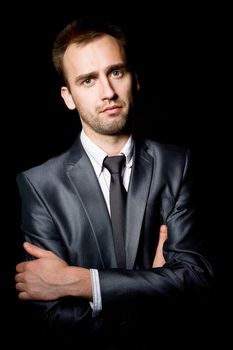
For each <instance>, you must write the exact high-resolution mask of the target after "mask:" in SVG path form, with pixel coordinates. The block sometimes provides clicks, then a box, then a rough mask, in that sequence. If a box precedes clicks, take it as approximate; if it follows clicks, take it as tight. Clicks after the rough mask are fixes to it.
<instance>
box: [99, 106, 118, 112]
mask: <svg viewBox="0 0 233 350" xmlns="http://www.w3.org/2000/svg"><path fill="white" fill-rule="evenodd" d="M120 108H122V106H118V105H113V106H108V107H106V108H104V109H103V110H102V113H103V112H106V111H109V112H111V111H112V112H114V111H116V110H118V109H120Z"/></svg>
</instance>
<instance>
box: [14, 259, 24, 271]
mask: <svg viewBox="0 0 233 350" xmlns="http://www.w3.org/2000/svg"><path fill="white" fill-rule="evenodd" d="M25 264H26V262H25V261H24V262H21V263H19V264H17V265H16V271H17V272H18V273H19V272H24V270H25Z"/></svg>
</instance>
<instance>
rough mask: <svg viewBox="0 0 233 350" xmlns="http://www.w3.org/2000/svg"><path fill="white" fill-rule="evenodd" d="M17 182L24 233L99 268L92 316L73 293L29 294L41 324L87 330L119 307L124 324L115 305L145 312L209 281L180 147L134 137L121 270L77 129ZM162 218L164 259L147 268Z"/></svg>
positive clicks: (185, 158)
mask: <svg viewBox="0 0 233 350" xmlns="http://www.w3.org/2000/svg"><path fill="white" fill-rule="evenodd" d="M17 183H18V188H19V192H20V196H21V199H22V230H23V232H24V235H25V240H28V241H30V242H32V243H34V244H36V245H38V246H40V247H43V248H46V249H49V250H52V251H53V252H55V253H56V254H58V255H59V256H60V257H62V258H63V259H65V260H66V261H67V262H68V263H69V264H71V265H78V266H83V267H86V268H96V269H98V270H99V276H100V287H101V295H102V303H103V312H102V313H101V314H100V315H99V317H97V318H93V317H92V310H91V308H90V305H89V302H88V301H86V300H82V299H80V298H63V299H61V300H57V301H51V302H35V303H34V302H33V303H32V305H33V307H35V308H36V311H37V312H38V313H39V315H40V317H41V318H42V320H43V321H44V322H45V323H47V324H48V325H49V327H51V328H53V327H57V329H60V327H61V328H62V329H64V328H67V329H69V330H75V332H77V331H78V329H80V330H82V331H84V332H86V331H87V330H88V332H89V330H90V332H95V330H100V329H101V328H102V327H103V324H104V322H105V317H106V319H108V317H110V318H114V313H115V312H116V311H119V309H121V313H120V314H121V316H120V317H119V318H117V317H116V319H118V321H119V320H120V321H119V322H121V323H122V324H126V323H127V322H130V321H129V320H130V317H129V312H128V311H127V316H126V318H127V321H126V320H124V317H125V316H124V312H123V311H122V310H126V309H128V310H134V312H133V314H134V316H135V310H139V309H140V307H141V309H142V310H144V311H145V310H147V311H148V313H149V312H150V310H151V312H152V313H153V312H154V310H153V307H155V308H156V305H159V304H160V303H161V301H162V300H165V301H166V302H167V301H170V300H176V298H177V299H179V298H181V299H182V298H183V297H186V296H189V295H192V296H199V295H201V294H202V293H205V292H206V291H207V290H208V289H209V286H210V281H211V276H212V270H211V267H210V265H209V263H208V261H207V259H206V258H205V256H204V255H203V253H202V241H201V237H200V234H199V231H198V228H197V226H196V216H195V215H196V214H195V203H194V200H193V199H194V198H193V194H192V176H191V173H190V159H189V152H188V151H187V150H185V149H183V148H181V147H177V146H171V145H165V144H160V143H157V142H154V141H151V140H144V141H136V142H135V151H134V162H133V168H132V174H131V179H130V184H129V190H128V196H127V227H126V259H127V270H120V269H117V265H116V257H115V252H114V245H113V237H112V229H111V221H110V217H109V214H108V210H107V207H106V204H105V201H104V197H103V195H102V192H101V189H100V186H99V184H98V180H97V178H96V175H95V173H94V170H93V168H92V165H91V163H90V161H89V158H88V157H87V155H86V153H85V151H84V149H83V147H82V145H81V142H80V138H79V137H78V138H77V140H76V141H75V143H74V145H73V146H72V147H71V149H70V150H68V151H67V152H65V153H63V154H62V155H60V156H58V157H55V158H53V159H50V160H49V161H47V162H46V163H44V164H42V165H40V166H37V167H35V168H32V169H30V170H27V171H25V172H23V173H21V174H19V175H18V177H17ZM162 223H165V224H167V225H168V232H169V237H168V240H167V242H166V244H165V246H164V254H165V258H166V261H167V263H166V267H165V268H156V269H152V268H151V266H152V262H153V258H154V255H155V249H156V245H157V240H158V232H159V227H160V225H161V224H162ZM152 305H153V307H152ZM109 310H111V311H109ZM105 311H106V315H105ZM116 313H117V312H116ZM140 319H141V318H140Z"/></svg>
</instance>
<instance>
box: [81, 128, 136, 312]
mask: <svg viewBox="0 0 233 350" xmlns="http://www.w3.org/2000/svg"><path fill="white" fill-rule="evenodd" d="M80 139H81V143H82V146H83V148H84V150H85V151H86V153H87V155H88V157H89V159H90V161H91V163H92V166H93V168H94V170H95V173H96V176H97V179H98V181H99V184H100V187H101V190H102V192H103V195H104V198H105V201H106V204H107V208H108V211H109V214H110V216H111V211H110V201H109V189H110V181H111V174H110V172H109V171H108V170H107V169H106V168H105V167H103V161H104V158H105V157H106V156H107V155H108V154H107V153H105V152H104V151H103V150H102V149H101V148H99V147H98V146H97V145H96V144H95V143H93V142H92V141H91V140H90V139H89V137H88V136H87V135H86V134H85V132H84V130H82V131H81V135H80ZM133 148H134V142H133V139H132V136H130V137H129V139H128V141H127V143H126V144H125V146H124V147H123V148H122V150H121V152H120V153H119V154H124V155H125V158H126V163H125V167H124V168H123V169H122V177H123V184H124V187H125V189H126V191H128V187H129V180H130V175H131V169H132V164H133ZM90 271H91V281H92V293H93V302H91V307H92V310H93V314H92V315H93V316H94V317H95V316H97V315H98V313H99V312H100V311H101V310H102V300H101V291H100V283H99V274H98V270H96V269H90Z"/></svg>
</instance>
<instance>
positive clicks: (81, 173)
mask: <svg viewBox="0 0 233 350" xmlns="http://www.w3.org/2000/svg"><path fill="white" fill-rule="evenodd" d="M74 147H75V149H76V150H75V152H74ZM74 147H73V149H72V152H71V157H70V160H71V161H70V162H69V164H68V168H67V176H68V178H69V180H70V181H71V183H72V184H73V186H74V188H75V191H76V193H77V195H78V197H79V199H80V201H81V203H82V205H83V209H84V211H85V213H86V215H87V218H88V220H89V222H90V227H91V228H92V232H93V235H94V236H95V239H96V244H97V247H98V250H99V254H100V258H101V260H102V263H103V267H105V266H111V267H117V263H116V257H115V251H114V242H113V235H112V229H111V220H110V216H109V213H108V209H107V206H106V203H105V200H104V197H103V194H102V191H101V189H100V186H99V182H98V179H97V177H96V174H95V172H94V170H93V167H92V165H91V162H90V160H89V158H88V156H87V155H86V153H85V151H84V150H83V147H82V145H81V142H80V140H77V141H76V144H75V145H74Z"/></svg>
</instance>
